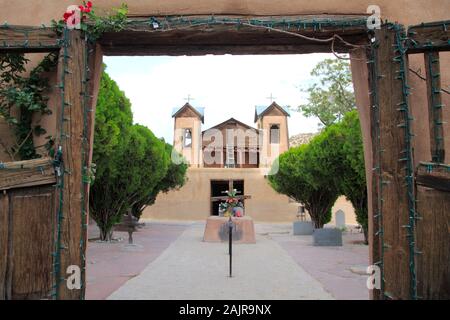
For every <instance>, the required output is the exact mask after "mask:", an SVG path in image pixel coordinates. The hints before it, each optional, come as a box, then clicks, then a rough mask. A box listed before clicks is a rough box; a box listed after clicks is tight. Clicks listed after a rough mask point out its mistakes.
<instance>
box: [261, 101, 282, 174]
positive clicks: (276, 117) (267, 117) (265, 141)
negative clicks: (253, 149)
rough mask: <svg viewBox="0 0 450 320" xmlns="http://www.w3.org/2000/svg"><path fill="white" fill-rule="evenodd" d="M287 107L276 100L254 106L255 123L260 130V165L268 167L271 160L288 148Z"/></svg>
mask: <svg viewBox="0 0 450 320" xmlns="http://www.w3.org/2000/svg"><path fill="white" fill-rule="evenodd" d="M289 116H290V114H289V111H288V109H287V107H282V106H280V105H278V104H277V103H276V102H272V103H271V104H270V105H269V106H256V108H255V123H256V125H257V128H258V130H260V139H262V140H260V142H259V145H260V167H270V166H271V165H272V162H273V161H274V160H275V159H276V158H277V157H278V156H279V155H280V154H281V153H283V152H286V151H287V150H288V149H289V129H288V119H287V118H288V117H289Z"/></svg>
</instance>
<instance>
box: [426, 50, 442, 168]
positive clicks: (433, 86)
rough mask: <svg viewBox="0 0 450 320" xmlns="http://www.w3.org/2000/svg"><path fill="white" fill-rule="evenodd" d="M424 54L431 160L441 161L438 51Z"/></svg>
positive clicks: (440, 96)
mask: <svg viewBox="0 0 450 320" xmlns="http://www.w3.org/2000/svg"><path fill="white" fill-rule="evenodd" d="M424 56H425V69H426V77H427V93H428V119H429V127H430V148H431V161H433V162H437V163H443V162H444V159H445V147H444V146H445V141H444V139H445V134H444V127H443V116H442V109H443V106H442V95H441V76H440V72H441V70H440V63H439V52H426V53H425V55H424Z"/></svg>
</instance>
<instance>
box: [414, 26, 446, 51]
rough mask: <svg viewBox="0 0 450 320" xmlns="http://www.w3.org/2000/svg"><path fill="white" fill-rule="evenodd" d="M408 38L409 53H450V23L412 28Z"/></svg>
mask: <svg viewBox="0 0 450 320" xmlns="http://www.w3.org/2000/svg"><path fill="white" fill-rule="evenodd" d="M408 37H409V41H408V45H409V48H408V53H421V52H426V51H430V50H432V51H450V21H439V22H433V23H423V24H420V25H417V26H411V27H409V29H408Z"/></svg>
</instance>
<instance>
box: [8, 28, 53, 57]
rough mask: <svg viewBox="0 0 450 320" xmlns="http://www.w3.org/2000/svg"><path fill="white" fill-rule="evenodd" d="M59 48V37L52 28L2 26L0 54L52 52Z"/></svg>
mask: <svg viewBox="0 0 450 320" xmlns="http://www.w3.org/2000/svg"><path fill="white" fill-rule="evenodd" d="M59 48H60V42H59V38H58V35H57V34H56V32H55V31H54V30H53V29H52V28H49V27H29V26H15V25H11V26H9V25H1V26H0V53H7V52H16V53H27V52H51V51H57V50H59Z"/></svg>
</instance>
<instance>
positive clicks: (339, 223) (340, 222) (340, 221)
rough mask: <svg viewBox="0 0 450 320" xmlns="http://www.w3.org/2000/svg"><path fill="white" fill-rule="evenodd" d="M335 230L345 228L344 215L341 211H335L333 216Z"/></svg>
mask: <svg viewBox="0 0 450 320" xmlns="http://www.w3.org/2000/svg"><path fill="white" fill-rule="evenodd" d="M335 221H336V228H344V227H345V213H344V211H342V210H338V211H336V215H335Z"/></svg>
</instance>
